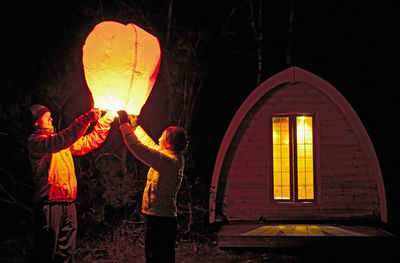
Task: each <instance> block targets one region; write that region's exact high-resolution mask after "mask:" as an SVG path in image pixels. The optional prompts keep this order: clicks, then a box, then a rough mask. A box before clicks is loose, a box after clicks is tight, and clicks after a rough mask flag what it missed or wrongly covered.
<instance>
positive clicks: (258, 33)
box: [250, 0, 263, 86]
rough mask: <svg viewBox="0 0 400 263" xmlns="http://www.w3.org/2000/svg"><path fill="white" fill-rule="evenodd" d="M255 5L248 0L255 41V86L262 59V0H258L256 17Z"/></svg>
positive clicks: (259, 77) (259, 76) (257, 82)
mask: <svg viewBox="0 0 400 263" xmlns="http://www.w3.org/2000/svg"><path fill="white" fill-rule="evenodd" d="M255 11H256V10H255V7H254V3H253V0H250V14H251V16H250V19H251V20H250V23H251V28H252V29H253V33H254V36H255V38H256V42H257V81H256V84H257V86H258V85H259V84H260V82H261V70H262V61H263V56H262V53H263V22H262V0H259V1H258V6H257V18H256V16H255Z"/></svg>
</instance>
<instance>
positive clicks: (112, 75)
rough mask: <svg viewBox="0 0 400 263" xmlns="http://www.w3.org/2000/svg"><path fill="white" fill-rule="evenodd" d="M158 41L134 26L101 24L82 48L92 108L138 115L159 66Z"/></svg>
mask: <svg viewBox="0 0 400 263" xmlns="http://www.w3.org/2000/svg"><path fill="white" fill-rule="evenodd" d="M160 59H161V50H160V44H159V42H158V39H157V38H156V37H155V36H153V35H151V34H149V33H148V32H146V31H144V30H143V29H141V28H140V27H138V26H136V25H134V24H127V25H123V24H121V23H117V22H113V21H105V22H101V23H99V24H98V25H96V26H95V27H94V29H93V31H92V32H90V34H89V35H88V36H87V38H86V41H85V45H84V46H83V55H82V62H83V67H84V72H85V79H86V83H87V85H88V87H89V89H90V91H91V93H92V96H93V100H94V103H95V107H96V108H100V109H103V110H112V111H118V110H126V111H127V112H128V113H129V114H134V115H139V114H140V111H141V109H142V107H143V105H144V103H145V102H146V100H147V98H148V96H149V94H150V92H151V90H152V88H153V85H154V82H155V81H156V78H157V74H158V69H159V66H160Z"/></svg>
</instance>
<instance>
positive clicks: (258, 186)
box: [210, 68, 386, 222]
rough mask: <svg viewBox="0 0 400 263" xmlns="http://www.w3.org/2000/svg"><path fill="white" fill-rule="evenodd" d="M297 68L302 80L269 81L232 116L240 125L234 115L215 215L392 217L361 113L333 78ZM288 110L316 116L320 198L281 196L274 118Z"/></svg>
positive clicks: (213, 202)
mask: <svg viewBox="0 0 400 263" xmlns="http://www.w3.org/2000/svg"><path fill="white" fill-rule="evenodd" d="M290 70H292V71H293V72H297V73H298V76H297V78H296V79H295V80H299V81H290V82H288V81H287V80H286V82H283V81H282V82H281V83H279V85H273V87H264V91H266V92H265V93H260V91H258V95H257V96H254V94H253V98H251V97H252V96H250V97H249V98H248V99H250V100H252V99H253V100H254V98H256V100H254V101H253V102H251V103H248V101H247V106H246V102H245V103H244V105H242V108H241V109H240V110H239V114H237V115H236V116H235V118H234V120H233V121H232V122H236V123H237V124H236V126H235V125H232V123H231V125H230V127H229V128H228V129H231V130H230V131H227V135H225V138H224V141H223V143H222V145H221V149H220V152H219V154H218V155H219V156H218V158H217V162H216V167H215V170H214V175H213V182H212V191H211V198H210V209H212V210H211V211H210V212H211V213H210V221H211V222H212V221H214V219H215V215H216V216H217V217H218V218H220V217H225V218H226V219H228V220H230V221H232V220H258V219H260V218H263V219H266V220H314V219H315V220H342V219H343V220H348V219H352V220H354V219H357V220H359V219H360V220H379V219H381V220H382V221H386V201H385V195H384V189H383V182H382V178H381V174H380V168H379V163H378V161H377V159H376V153H375V151H374V149H373V147H372V144H371V142H370V140H369V138H368V135H367V133H366V131H365V129H364V127H363V126H362V124H361V122H360V120H359V118H358V116H357V115H356V113H355V112H354V111H353V110H352V108H351V106H350V105H349V104H348V103H347V101H346V100H345V99H344V98H343V97H342V96H341V95H340V94H339V93H338V92H337V91H336V90H335V89H334V88H333V87H332V86H330V85H329V84H327V82H325V81H323V80H321V79H320V78H318V77H316V76H315V75H312V74H311V73H308V72H306V71H303V70H301V69H299V68H291V69H289V70H287V72H286V73H288V72H289V73H290ZM301 74H303V76H304V77H303V78H302V77H300V76H299V75H301ZM283 76H291V74H283ZM309 79H311V81H308V80H309ZM313 79H316V81H313ZM283 80H285V79H284V78H283ZM276 83H278V82H276ZM262 85H265V84H262ZM262 85H261V86H262ZM316 85H319V86H316ZM321 85H325V86H326V85H328V86H329V87H321ZM259 89H262V87H259ZM249 105H250V106H251V107H249ZM246 107H247V109H245V108H246ZM240 112H241V113H240ZM282 113H307V114H312V115H313V118H314V145H313V146H314V161H315V164H314V165H315V166H314V167H315V168H314V169H315V170H314V174H315V179H314V186H315V188H314V191H315V192H314V196H315V199H314V200H313V201H311V202H279V201H277V200H273V186H272V148H271V147H272V128H271V126H272V124H271V123H272V116H273V115H274V114H282ZM232 129H233V130H232ZM229 134H231V135H230V138H228V137H229ZM224 144H225V151H224V147H223V146H224ZM221 155H222V156H221ZM218 160H219V161H218ZM221 160H223V161H222V162H221ZM215 177H217V178H215ZM213 189H215V191H213ZM214 212H215V213H214ZM213 217H214V218H213Z"/></svg>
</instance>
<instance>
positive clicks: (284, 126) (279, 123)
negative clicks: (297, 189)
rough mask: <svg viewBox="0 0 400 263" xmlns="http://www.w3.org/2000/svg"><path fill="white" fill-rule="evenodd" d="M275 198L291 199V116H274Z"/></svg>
mask: <svg viewBox="0 0 400 263" xmlns="http://www.w3.org/2000/svg"><path fill="white" fill-rule="evenodd" d="M272 134H273V135H272V142H273V145H272V147H273V149H272V158H273V175H274V182H273V185H274V199H275V200H289V199H290V145H289V117H273V118H272Z"/></svg>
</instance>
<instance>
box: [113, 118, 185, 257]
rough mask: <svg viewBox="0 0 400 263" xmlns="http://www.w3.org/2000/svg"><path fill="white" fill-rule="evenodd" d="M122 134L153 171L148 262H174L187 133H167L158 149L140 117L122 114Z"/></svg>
mask: <svg viewBox="0 0 400 263" xmlns="http://www.w3.org/2000/svg"><path fill="white" fill-rule="evenodd" d="M118 115H119V121H120V127H119V129H120V131H121V133H122V136H123V138H124V142H125V144H126V146H127V147H128V149H129V151H130V152H131V153H132V154H133V155H134V156H135V157H136V158H138V159H139V160H140V161H142V162H143V163H144V164H146V165H147V166H149V167H150V169H149V171H148V173H147V181H146V187H145V189H144V191H143V200H142V213H143V214H144V215H145V217H146V236H145V254H146V262H148V263H152V262H175V241H176V235H177V222H176V217H177V208H176V195H177V193H178V191H179V188H180V185H181V182H182V177H183V170H184V167H185V161H184V156H183V152H184V151H185V149H186V148H187V145H188V139H187V134H186V131H185V130H184V129H183V128H181V127H177V126H171V127H168V128H167V129H165V130H164V132H163V133H162V135H161V137H160V138H159V139H158V142H159V144H158V145H157V144H156V143H155V142H154V141H153V140H152V139H151V138H150V136H148V135H147V133H146V132H145V131H144V130H143V128H142V127H141V126H139V125H138V124H137V117H136V116H130V117H131V118H130V124H129V117H128V114H127V113H126V112H125V111H119V112H118Z"/></svg>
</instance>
